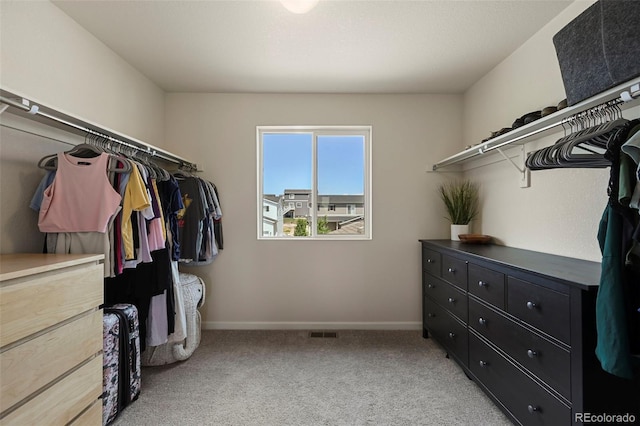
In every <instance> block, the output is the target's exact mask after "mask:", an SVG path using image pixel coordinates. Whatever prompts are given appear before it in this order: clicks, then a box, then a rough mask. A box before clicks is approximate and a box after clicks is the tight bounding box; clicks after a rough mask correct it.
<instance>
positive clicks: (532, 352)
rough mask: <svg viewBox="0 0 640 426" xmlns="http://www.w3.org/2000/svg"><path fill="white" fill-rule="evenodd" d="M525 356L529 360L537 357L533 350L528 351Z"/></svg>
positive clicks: (536, 352)
mask: <svg viewBox="0 0 640 426" xmlns="http://www.w3.org/2000/svg"><path fill="white" fill-rule="evenodd" d="M527 356H528V357H529V358H535V357H537V356H538V351H535V350H533V349H529V350H528V351H527Z"/></svg>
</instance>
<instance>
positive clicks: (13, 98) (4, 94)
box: [0, 89, 198, 171]
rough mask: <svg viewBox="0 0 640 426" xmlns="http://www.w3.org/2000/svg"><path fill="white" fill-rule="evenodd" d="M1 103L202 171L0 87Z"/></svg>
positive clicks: (52, 123)
mask: <svg viewBox="0 0 640 426" xmlns="http://www.w3.org/2000/svg"><path fill="white" fill-rule="evenodd" d="M0 102H1V103H3V104H5V105H8V106H9V107H11V108H13V110H11V112H12V113H15V114H16V115H19V116H21V117H26V118H29V119H32V120H34V121H38V122H41V123H44V124H46V125H49V126H53V127H56V128H60V129H63V130H65V131H69V132H71V133H75V134H79V135H87V134H92V135H95V136H99V137H102V138H104V139H106V140H109V141H111V142H114V143H116V144H119V145H121V146H124V147H127V148H130V149H134V150H137V151H139V152H142V153H144V154H146V155H149V156H151V157H154V158H159V159H162V160H164V161H168V162H170V163H173V164H177V165H178V166H179V167H180V168H183V169H186V170H190V171H197V170H198V166H197V164H196V163H193V162H191V161H189V160H186V159H184V158H182V157H180V156H178V155H175V154H173V153H171V152H169V151H165V150H164V149H162V148H158V147H156V146H153V145H151V144H148V143H145V142H142V141H140V140H138V139H135V138H131V137H128V136H124V135H122V134H120V133H117V132H114V131H112V130H109V129H105V128H104V127H101V126H97V125H95V124H93V123H88V122H86V121H84V120H80V119H78V118H76V117H72V116H70V115H67V114H64V113H62V112H60V111H56V110H55V109H53V108H49V107H46V106H43V105H40V104H36V103H34V102H32V101H31V100H29V99H27V98H25V97H23V96H20V95H15V94H13V93H11V92H8V91H6V90H4V89H0ZM4 109H6V107H4ZM4 109H2V111H4ZM0 112H1V111H0Z"/></svg>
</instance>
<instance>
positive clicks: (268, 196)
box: [262, 194, 280, 204]
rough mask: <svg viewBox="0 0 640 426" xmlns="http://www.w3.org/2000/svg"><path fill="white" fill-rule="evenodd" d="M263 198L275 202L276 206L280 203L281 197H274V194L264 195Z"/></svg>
mask: <svg viewBox="0 0 640 426" xmlns="http://www.w3.org/2000/svg"><path fill="white" fill-rule="evenodd" d="M262 198H263V199H264V200H268V201H272V202H274V203H276V204H277V203H278V201H280V197H278V196H277V195H274V194H264V195H263V196H262Z"/></svg>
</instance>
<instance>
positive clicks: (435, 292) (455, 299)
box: [424, 274, 467, 322]
mask: <svg viewBox="0 0 640 426" xmlns="http://www.w3.org/2000/svg"><path fill="white" fill-rule="evenodd" d="M424 294H425V295H426V296H428V297H430V298H431V299H432V300H434V301H435V302H437V303H438V304H439V305H440V306H442V307H443V308H445V309H446V310H448V311H450V312H451V313H453V314H454V315H455V316H457V317H458V318H460V319H461V320H462V322H467V294H466V293H465V292H463V291H460V290H459V289H458V287H455V286H452V285H451V284H448V283H446V282H444V281H442V280H439V279H437V278H434V277H432V276H431V275H428V274H425V276H424Z"/></svg>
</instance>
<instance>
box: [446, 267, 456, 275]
mask: <svg viewBox="0 0 640 426" xmlns="http://www.w3.org/2000/svg"><path fill="white" fill-rule="evenodd" d="M447 271H449V272H451V273H452V274H453V273H454V272H455V271H456V270H455V269H454V268H449V269H447Z"/></svg>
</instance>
